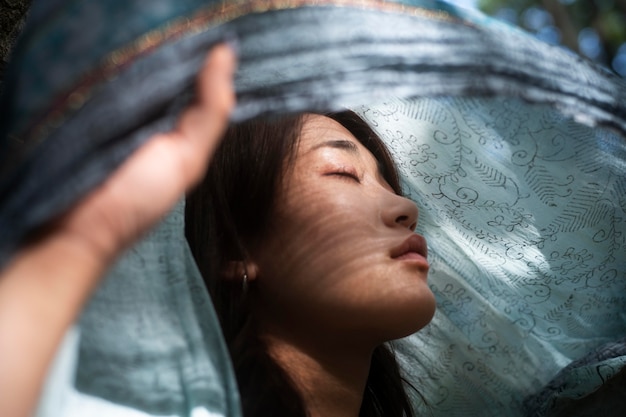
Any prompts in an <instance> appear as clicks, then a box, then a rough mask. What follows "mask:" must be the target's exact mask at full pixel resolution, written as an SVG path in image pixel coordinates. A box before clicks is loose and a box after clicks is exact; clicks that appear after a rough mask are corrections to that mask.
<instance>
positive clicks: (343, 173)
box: [327, 168, 361, 183]
mask: <svg viewBox="0 0 626 417" xmlns="http://www.w3.org/2000/svg"><path fill="white" fill-rule="evenodd" d="M327 175H336V176H339V177H346V178H350V179H353V180H354V181H356V182H358V183H361V178H359V176H358V175H357V173H356V172H355V171H354V170H352V169H350V168H341V169H337V170H334V171H333V172H330V173H328V174H327Z"/></svg>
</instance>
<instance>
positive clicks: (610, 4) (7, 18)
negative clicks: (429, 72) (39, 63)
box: [0, 0, 626, 79]
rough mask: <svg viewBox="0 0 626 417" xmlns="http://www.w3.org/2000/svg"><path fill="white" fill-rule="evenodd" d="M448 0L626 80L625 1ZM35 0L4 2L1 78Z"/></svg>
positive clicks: (1, 8)
mask: <svg viewBox="0 0 626 417" xmlns="http://www.w3.org/2000/svg"><path fill="white" fill-rule="evenodd" d="M44 1H45V0H44ZM449 1H450V2H452V3H455V4H457V5H460V6H463V7H466V8H474V9H479V10H482V11H483V12H484V13H486V14H488V15H491V16H494V17H496V18H497V19H500V20H502V21H505V22H508V23H510V24H512V25H516V26H519V27H521V28H523V29H524V30H526V31H528V32H530V33H532V34H534V35H535V36H537V37H538V38H540V39H543V40H544V41H546V42H549V43H552V44H557V45H562V46H563V47H565V48H569V49H571V50H573V51H575V52H577V53H579V54H580V55H582V56H584V57H587V58H589V59H591V60H593V61H597V62H599V63H601V64H602V65H604V66H606V67H607V68H609V69H611V70H612V71H613V72H615V73H617V74H619V75H621V76H622V77H626V0H449ZM30 2H31V0H0V57H1V62H0V79H1V78H2V75H3V74H4V70H5V68H6V64H7V62H8V60H9V51H10V48H11V45H12V44H13V42H14V40H15V38H16V36H17V34H18V33H19V30H20V29H21V27H22V24H23V18H24V16H25V14H26V12H27V10H28V6H29V5H30Z"/></svg>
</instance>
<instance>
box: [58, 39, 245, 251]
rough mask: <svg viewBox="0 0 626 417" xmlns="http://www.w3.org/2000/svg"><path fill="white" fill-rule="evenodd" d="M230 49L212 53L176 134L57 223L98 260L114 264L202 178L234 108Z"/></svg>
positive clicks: (160, 138)
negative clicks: (126, 249) (111, 261)
mask: <svg viewBox="0 0 626 417" xmlns="http://www.w3.org/2000/svg"><path fill="white" fill-rule="evenodd" d="M234 67H235V63H234V56H233V53H232V51H231V50H230V48H228V47H226V46H225V45H221V46H218V47H216V48H215V50H214V51H213V52H212V53H211V54H210V56H209V59H208V60H207V62H206V64H205V67H204V69H203V70H202V72H201V73H200V75H199V77H198V85H197V89H198V92H197V96H198V99H197V102H196V103H195V104H193V105H192V106H191V107H189V108H188V109H187V110H186V111H185V112H184V113H183V114H182V116H181V118H180V120H179V122H178V125H177V127H176V129H175V130H173V131H171V132H167V133H162V134H158V135H155V136H154V137H152V138H150V139H149V141H148V143H146V144H145V145H144V146H143V147H142V148H140V149H139V150H138V151H137V152H136V153H135V154H134V155H132V156H131V157H130V158H129V160H128V161H127V162H126V163H125V164H124V165H123V166H122V167H121V168H120V169H119V170H118V171H117V172H116V173H114V174H113V175H112V176H111V178H110V179H109V180H108V181H107V182H106V183H105V184H104V185H103V186H101V187H99V188H98V189H97V190H95V191H94V192H93V193H92V194H91V195H89V196H88V197H87V198H86V199H85V200H84V201H82V202H81V203H79V204H78V206H77V207H76V208H75V209H74V210H72V211H71V212H69V213H68V214H67V215H65V216H63V217H62V218H61V219H60V221H58V222H57V223H56V224H55V227H54V233H60V234H65V235H66V236H67V238H70V239H76V241H77V242H78V243H80V245H82V246H83V247H84V248H85V249H87V250H91V251H92V254H93V255H94V256H96V257H99V258H102V259H106V260H107V261H109V260H111V259H112V258H113V257H114V256H115V255H117V254H118V253H119V252H120V251H121V250H123V249H124V248H125V247H126V246H128V245H129V244H131V243H133V242H134V241H135V240H136V239H137V238H138V237H139V236H140V235H141V234H143V233H144V232H145V231H146V230H147V229H148V228H149V227H150V226H152V225H153V224H154V223H156V222H157V221H158V220H159V219H160V218H161V217H162V216H163V215H164V214H165V213H167V211H169V209H170V208H171V207H172V206H173V205H174V204H175V203H176V201H178V200H179V199H180V198H181V197H182V196H183V194H184V192H185V191H186V190H187V189H189V188H190V187H191V186H193V185H194V184H196V183H197V182H198V181H200V180H201V179H202V176H203V174H204V172H205V170H206V167H207V162H208V160H209V158H210V157H211V156H212V154H213V152H214V150H215V148H216V147H217V145H218V143H219V141H220V139H221V136H222V133H223V132H224V130H225V127H226V124H227V121H228V115H229V113H230V111H231V109H232V107H233V105H234V94H233V90H232V74H233V70H234Z"/></svg>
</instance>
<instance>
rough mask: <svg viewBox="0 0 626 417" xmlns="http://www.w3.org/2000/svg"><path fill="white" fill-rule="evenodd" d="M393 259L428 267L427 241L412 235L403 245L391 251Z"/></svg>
mask: <svg viewBox="0 0 626 417" xmlns="http://www.w3.org/2000/svg"><path fill="white" fill-rule="evenodd" d="M391 257H392V258H393V259H396V260H399V261H412V262H418V263H420V264H425V266H426V267H428V261H427V258H428V245H427V244H426V239H424V237H422V236H420V235H418V234H415V233H414V234H412V235H411V236H409V237H408V238H407V239H406V240H405V241H404V242H402V244H401V245H399V246H397V247H396V248H394V249H393V250H392V251H391Z"/></svg>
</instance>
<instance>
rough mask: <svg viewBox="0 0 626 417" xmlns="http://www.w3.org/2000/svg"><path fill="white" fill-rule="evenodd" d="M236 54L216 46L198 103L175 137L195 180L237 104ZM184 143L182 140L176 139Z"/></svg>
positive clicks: (203, 73) (184, 117)
mask: <svg viewBox="0 0 626 417" xmlns="http://www.w3.org/2000/svg"><path fill="white" fill-rule="evenodd" d="M234 70H235V54H234V53H233V51H232V49H231V48H230V47H228V46H227V45H218V46H216V47H215V48H214V49H213V50H212V51H211V53H210V54H209V56H208V58H207V60H206V62H205V65H204V67H203V69H202V70H201V72H200V74H199V75H198V79H197V85H196V89H197V99H196V102H195V103H194V104H193V105H191V106H190V107H189V108H188V109H187V110H186V111H185V112H184V113H183V114H182V115H181V118H180V120H179V123H178V126H177V129H176V133H177V134H178V135H180V137H182V141H184V143H182V144H181V146H184V149H182V151H183V152H187V153H188V155H186V157H185V159H187V158H189V159H188V160H187V161H186V163H187V164H189V165H187V166H188V167H189V170H190V176H191V177H192V180H199V177H200V176H201V175H202V173H203V172H204V170H205V168H206V165H207V161H208V159H209V157H210V156H211V155H212V154H213V151H214V150H215V148H216V147H217V145H218V143H219V141H220V139H221V137H222V134H223V133H224V130H225V129H226V126H227V124H228V117H229V115H230V112H231V111H232V108H233V106H234V104H235V93H234V88H233V73H234ZM176 140H181V139H176Z"/></svg>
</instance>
